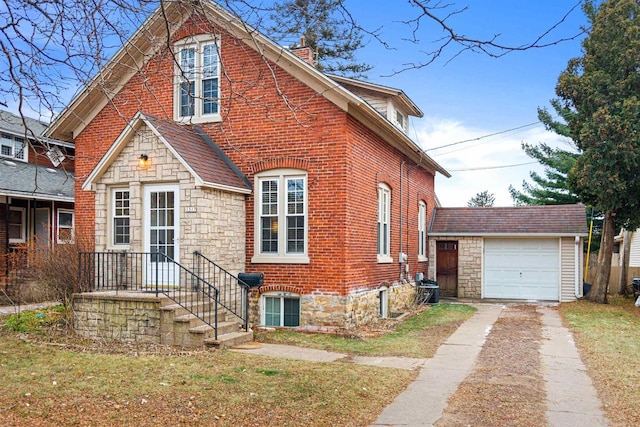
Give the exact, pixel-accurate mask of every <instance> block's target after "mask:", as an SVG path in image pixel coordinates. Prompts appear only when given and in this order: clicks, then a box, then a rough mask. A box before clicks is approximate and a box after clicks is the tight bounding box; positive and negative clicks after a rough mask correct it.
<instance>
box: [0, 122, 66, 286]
mask: <svg viewBox="0 0 640 427" xmlns="http://www.w3.org/2000/svg"><path fill="white" fill-rule="evenodd" d="M45 129H46V124H45V123H43V122H41V121H39V120H35V119H32V118H29V117H24V118H23V117H21V116H18V115H15V114H12V113H9V112H7V111H0V288H2V289H5V288H7V287H8V286H10V285H11V284H13V282H15V281H17V280H18V279H20V278H23V276H24V275H26V274H27V273H28V269H25V268H24V267H26V266H27V265H28V263H29V260H30V249H31V248H32V247H33V246H32V245H33V244H35V243H36V242H37V244H38V245H41V246H45V247H51V246H55V245H58V244H66V243H68V242H70V241H73V224H74V202H73V190H74V162H73V158H74V154H75V153H74V151H75V150H74V146H73V143H69V142H63V141H59V140H55V139H50V138H43V136H42V134H43V133H44V131H45ZM9 292H11V290H10V289H9Z"/></svg>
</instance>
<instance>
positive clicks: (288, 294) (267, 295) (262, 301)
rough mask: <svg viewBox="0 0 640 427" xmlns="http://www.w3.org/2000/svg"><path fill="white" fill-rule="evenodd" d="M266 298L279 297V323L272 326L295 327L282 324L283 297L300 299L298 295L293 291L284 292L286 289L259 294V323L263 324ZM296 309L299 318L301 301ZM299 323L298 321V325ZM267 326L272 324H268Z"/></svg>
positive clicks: (264, 322)
mask: <svg viewBox="0 0 640 427" xmlns="http://www.w3.org/2000/svg"><path fill="white" fill-rule="evenodd" d="M267 298H280V308H281V310H280V325H278V326H274V327H278V328H284V327H287V328H289V327H292V328H295V327H296V326H284V299H285V298H287V299H297V300H300V295H298V294H296V293H294V292H286V291H270V292H265V293H264V294H262V295H260V324H261V325H263V326H266V304H267V303H266V299H267ZM298 309H299V310H300V311H299V312H298V318H301V313H300V312H301V311H302V303H301V304H300V305H299V306H298ZM299 325H300V322H299V323H298V326H299ZM269 326H273V325H269Z"/></svg>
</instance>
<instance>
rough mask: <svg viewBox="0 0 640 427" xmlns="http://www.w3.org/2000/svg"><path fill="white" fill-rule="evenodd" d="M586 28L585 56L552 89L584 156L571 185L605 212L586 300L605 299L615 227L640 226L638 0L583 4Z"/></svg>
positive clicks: (571, 64)
mask: <svg viewBox="0 0 640 427" xmlns="http://www.w3.org/2000/svg"><path fill="white" fill-rule="evenodd" d="M583 8H584V11H585V14H586V15H587V18H588V19H589V22H590V24H591V27H590V29H589V30H588V31H587V33H588V36H587V38H586V39H585V40H584V41H583V43H582V47H583V56H582V57H580V58H574V59H572V60H570V61H569V64H568V65H567V69H566V70H565V71H564V72H562V73H561V75H560V77H559V79H558V85H557V87H556V94H557V95H558V97H559V101H560V102H561V104H560V105H561V106H562V108H566V109H568V110H570V111H571V113H572V115H571V117H570V119H569V122H568V125H569V130H570V132H571V135H572V136H573V139H574V141H575V143H576V146H577V148H578V149H579V150H580V151H581V155H580V156H579V157H578V158H577V160H576V164H575V165H574V167H573V168H572V169H571V171H570V172H569V176H568V180H567V182H568V185H569V188H570V189H571V190H572V191H573V192H575V193H576V194H577V195H578V197H580V200H582V201H583V202H584V203H585V204H588V205H591V206H599V207H600V208H601V209H602V210H603V212H604V222H603V227H602V238H601V244H600V252H599V254H598V264H597V267H596V277H595V280H594V283H593V287H592V289H591V292H590V293H589V294H588V295H587V298H588V299H589V300H591V301H595V302H602V303H606V302H607V289H608V283H609V275H610V273H611V256H612V251H613V239H614V235H615V232H616V222H618V223H619V224H621V225H624V226H625V228H627V229H635V228H636V227H637V226H638V225H640V173H638V171H640V134H639V133H640V97H639V95H638V94H639V93H640V74H639V73H638V69H639V68H640V59H639V58H640V5H639V4H638V2H637V1H636V0H607V1H604V2H602V3H601V4H600V5H599V6H596V5H595V3H594V1H586V2H585V4H584V6H583Z"/></svg>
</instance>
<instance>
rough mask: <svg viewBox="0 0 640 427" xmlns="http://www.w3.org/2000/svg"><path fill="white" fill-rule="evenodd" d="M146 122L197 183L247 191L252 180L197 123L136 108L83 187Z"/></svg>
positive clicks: (105, 167) (101, 170)
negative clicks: (189, 123) (170, 118)
mask: <svg viewBox="0 0 640 427" xmlns="http://www.w3.org/2000/svg"><path fill="white" fill-rule="evenodd" d="M144 125H146V126H147V127H148V128H149V129H150V130H151V131H152V132H153V133H154V134H155V135H156V136H157V137H158V140H159V141H160V143H162V144H164V145H165V146H166V147H167V148H168V149H169V150H170V151H171V152H172V153H173V155H174V156H175V157H176V158H177V159H178V161H179V162H181V163H182V164H183V165H184V166H185V167H186V168H187V169H188V170H189V172H190V173H191V174H192V175H193V177H194V178H195V180H196V183H197V185H203V186H206V187H212V188H218V189H223V190H228V191H234V192H240V193H245V194H248V193H250V192H251V181H249V179H247V177H246V176H245V175H244V174H243V173H242V172H241V171H240V169H238V167H237V166H236V165H235V164H234V163H233V162H232V161H231V159H229V157H227V155H226V154H225V153H224V152H223V151H222V150H221V149H220V148H219V147H218V146H217V145H216V144H215V143H214V142H213V140H211V138H210V137H209V136H208V135H207V134H206V133H204V132H203V131H202V129H200V128H199V127H197V126H187V125H181V124H178V123H176V122H174V121H173V120H165V119H160V118H158V117H154V116H152V115H149V114H144V113H142V112H138V113H137V114H136V116H135V117H134V118H133V119H132V120H131V122H130V123H129V125H128V126H126V127H125V129H124V131H123V132H122V133H121V134H120V136H119V137H118V138H117V140H116V141H115V142H114V143H113V145H112V146H111V148H109V150H108V151H107V153H105V155H104V156H103V157H102V159H101V160H100V162H99V163H98V164H97V165H96V167H95V168H94V169H93V171H92V172H91V174H90V175H89V177H88V178H87V180H86V181H85V182H84V184H83V186H82V188H83V189H85V190H89V189H90V188H91V185H92V184H93V182H94V181H95V180H96V179H98V178H99V177H100V176H102V174H103V173H104V172H105V170H106V169H107V168H108V167H109V166H110V165H111V162H112V161H113V160H114V159H115V158H116V157H117V156H118V155H119V153H120V151H122V148H123V147H124V146H125V145H126V144H127V143H128V141H129V140H130V138H131V136H132V135H133V133H135V132H136V131H137V130H138V129H139V128H140V127H141V126H144Z"/></svg>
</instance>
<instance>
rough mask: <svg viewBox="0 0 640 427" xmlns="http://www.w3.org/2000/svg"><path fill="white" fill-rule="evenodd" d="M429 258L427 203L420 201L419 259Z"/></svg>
mask: <svg viewBox="0 0 640 427" xmlns="http://www.w3.org/2000/svg"><path fill="white" fill-rule="evenodd" d="M426 260H427V204H426V203H425V202H423V201H422V200H420V201H419V202H418V261H426Z"/></svg>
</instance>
